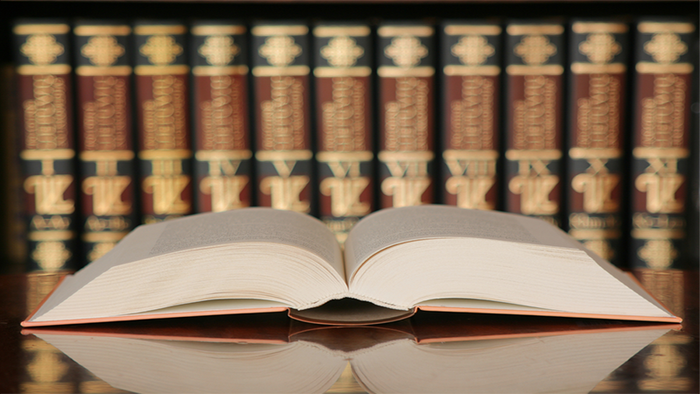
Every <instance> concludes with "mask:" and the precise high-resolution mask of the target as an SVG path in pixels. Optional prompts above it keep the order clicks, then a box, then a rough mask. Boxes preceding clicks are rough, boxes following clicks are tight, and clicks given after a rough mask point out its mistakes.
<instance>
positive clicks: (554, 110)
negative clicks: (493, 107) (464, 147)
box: [505, 22, 564, 226]
mask: <svg viewBox="0 0 700 394" xmlns="http://www.w3.org/2000/svg"><path fill="white" fill-rule="evenodd" d="M506 31H507V33H508V34H507V44H508V45H507V47H506V48H507V51H508V54H507V64H508V65H507V67H506V74H507V78H506V83H507V87H506V92H507V99H506V108H507V111H508V112H507V114H508V117H507V119H508V121H507V124H506V168H505V171H506V210H507V211H509V212H515V213H521V214H525V215H530V216H535V217H539V218H541V219H544V220H546V221H548V222H550V223H552V224H554V225H557V226H558V225H560V224H561V220H560V213H561V195H562V186H561V177H562V173H561V167H562V166H561V161H562V126H563V122H562V104H561V103H562V100H563V95H562V86H563V75H562V74H563V73H564V67H563V59H564V56H563V53H562V52H563V45H562V44H563V42H562V40H563V33H564V27H563V26H562V25H558V24H554V25H553V24H535V23H533V22H528V23H522V24H521V23H512V24H510V25H508V26H507V28H506Z"/></svg>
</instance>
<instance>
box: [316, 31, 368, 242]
mask: <svg viewBox="0 0 700 394" xmlns="http://www.w3.org/2000/svg"><path fill="white" fill-rule="evenodd" d="M370 33H371V30H370V27H369V25H368V24H366V23H362V24H360V23H354V24H351V23H344V24H340V23H334V24H327V23H321V24H318V25H316V26H315V27H314V28H313V36H314V57H315V62H314V71H313V72H314V78H315V91H316V104H315V105H316V125H317V126H316V130H317V135H316V140H317V144H318V151H317V153H316V162H317V167H318V187H319V194H318V198H319V218H320V219H321V220H323V222H324V223H325V224H326V225H327V226H328V228H330V229H331V230H332V231H333V232H334V233H335V235H336V237H337V238H338V241H340V242H343V241H344V240H345V238H346V237H347V234H348V232H349V231H350V229H351V228H352V226H353V225H354V224H355V223H357V221H358V219H359V218H361V217H363V216H365V215H367V214H369V213H370V212H372V209H373V203H372V202H373V198H374V193H373V190H374V187H373V183H374V182H373V181H374V169H373V165H372V164H373V158H374V155H373V153H372V139H373V135H374V133H373V132H372V131H373V129H372V104H371V94H372V86H371V78H372V54H373V52H372V46H371V36H370Z"/></svg>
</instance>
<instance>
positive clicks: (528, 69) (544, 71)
mask: <svg viewBox="0 0 700 394" xmlns="http://www.w3.org/2000/svg"><path fill="white" fill-rule="evenodd" d="M506 74H508V75H562V74H564V67H562V66H560V65H558V64H549V65H543V66H526V65H520V64H511V65H510V66H507V67H506Z"/></svg>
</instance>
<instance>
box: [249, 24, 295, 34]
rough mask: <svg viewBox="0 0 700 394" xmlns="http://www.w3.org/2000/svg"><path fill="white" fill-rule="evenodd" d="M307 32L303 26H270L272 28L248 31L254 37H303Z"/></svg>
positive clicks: (260, 27) (258, 27)
mask: <svg viewBox="0 0 700 394" xmlns="http://www.w3.org/2000/svg"><path fill="white" fill-rule="evenodd" d="M308 32H309V28H308V27H306V26H304V25H279V26H276V25H272V26H255V27H254V28H252V29H250V33H251V34H252V35H254V36H279V35H285V34H286V35H290V36H303V35H306V34H307V33H308Z"/></svg>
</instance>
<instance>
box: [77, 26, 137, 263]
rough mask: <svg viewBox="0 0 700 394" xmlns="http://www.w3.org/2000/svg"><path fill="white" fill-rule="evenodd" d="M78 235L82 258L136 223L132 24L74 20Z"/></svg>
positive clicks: (98, 251)
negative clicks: (78, 181) (78, 172)
mask: <svg viewBox="0 0 700 394" xmlns="http://www.w3.org/2000/svg"><path fill="white" fill-rule="evenodd" d="M73 34H74V43H75V59H76V63H75V65H76V69H75V74H76V95H77V103H78V104H77V107H78V108H77V111H76V112H77V120H78V122H77V123H78V125H77V126H78V127H77V129H78V147H79V154H78V158H79V163H80V185H81V187H80V193H81V194H80V196H81V203H80V206H81V222H80V223H81V236H80V237H81V241H82V249H83V256H82V258H83V259H84V260H85V261H86V262H88V263H89V262H92V261H94V260H96V259H98V258H99V257H101V256H103V255H104V254H105V253H107V252H109V251H110V250H111V249H112V248H113V247H114V245H116V243H117V242H119V240H121V239H122V238H124V236H126V234H128V232H129V231H130V230H131V229H133V228H134V225H135V224H136V223H135V222H136V207H137V205H136V190H137V183H136V179H135V173H136V168H135V158H134V147H133V139H134V132H133V129H132V127H133V126H132V125H133V124H132V115H131V82H132V67H131V65H130V64H131V63H130V62H129V58H130V50H131V45H130V43H129V39H130V37H131V26H129V25H128V24H127V23H126V22H124V21H112V20H110V21H103V20H99V21H97V20H89V21H88V20H83V21H80V22H78V23H76V24H75V27H74V30H73Z"/></svg>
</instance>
